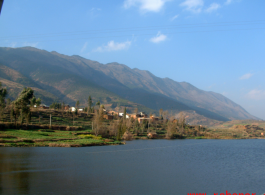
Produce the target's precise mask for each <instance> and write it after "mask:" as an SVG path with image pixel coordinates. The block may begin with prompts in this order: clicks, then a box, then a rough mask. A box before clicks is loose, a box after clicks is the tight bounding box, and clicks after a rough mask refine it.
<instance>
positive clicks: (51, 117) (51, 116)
mask: <svg viewBox="0 0 265 195" xmlns="http://www.w3.org/2000/svg"><path fill="white" fill-rule="evenodd" d="M50 127H52V114H50Z"/></svg>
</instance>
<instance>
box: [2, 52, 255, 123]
mask: <svg viewBox="0 0 265 195" xmlns="http://www.w3.org/2000/svg"><path fill="white" fill-rule="evenodd" d="M0 82H2V84H3V86H6V87H7V88H8V92H9V97H10V98H11V99H15V98H16V96H17V95H18V93H19V92H20V90H21V89H22V88H23V87H32V88H33V89H34V91H35V95H36V97H40V98H41V99H42V100H43V102H44V103H45V104H51V103H52V102H54V101H57V102H62V101H63V102H64V103H67V104H70V105H74V104H75V102H76V101H77V100H79V101H80V103H81V105H83V106H86V105H87V99H88V96H89V95H91V96H92V97H93V102H96V101H98V100H99V101H100V102H101V103H103V104H104V105H105V107H107V108H109V109H116V110H119V109H121V108H122V107H126V108H128V109H129V111H131V112H133V109H134V108H136V107H137V108H138V109H141V110H143V111H145V112H148V113H150V112H153V113H158V110H159V109H161V108H162V109H163V110H168V111H171V112H173V113H178V112H180V111H188V112H195V113H196V114H199V115H201V116H203V117H207V118H209V119H213V120H218V121H228V120H234V119H258V118H256V117H254V116H252V115H251V114H249V113H248V112H247V111H246V110H245V109H244V108H242V107H241V106H240V105H238V104H236V103H235V102H233V101H231V100H229V99H228V98H226V97H225V96H223V95H221V94H218V93H215V92H208V91H203V90H200V89H198V88H196V87H195V86H193V85H191V84H189V83H187V82H176V81H174V80H172V79H170V78H159V77H157V76H155V75H153V74H152V73H151V72H149V71H146V70H139V69H137V68H134V69H131V68H129V67H128V66H126V65H123V64H119V63H116V62H114V63H108V64H101V63H99V62H96V61H92V60H88V59H85V58H83V57H80V56H77V55H73V56H67V55H63V54H59V53H57V52H54V51H53V52H48V51H45V50H40V49H37V48H33V47H22V48H7V47H0Z"/></svg>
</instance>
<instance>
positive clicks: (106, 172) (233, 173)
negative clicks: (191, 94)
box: [0, 140, 265, 195]
mask: <svg viewBox="0 0 265 195" xmlns="http://www.w3.org/2000/svg"><path fill="white" fill-rule="evenodd" d="M264 153H265V140H172V141H169V140H139V141H132V142H127V144H126V145H123V146H102V147H86V148H49V147H45V148H0V194H32V195H37V194H56V195H57V194H66V195H68V194H115V195H116V194H125V195H127V194H128V195H132V194H137V195H138V194H143V195H148V194H152V195H154V194H174V195H187V193H207V194H211V195H213V194H214V193H218V194H220V193H225V192H226V190H227V191H228V192H229V193H231V194H232V193H237V194H238V193H244V194H245V193H256V194H257V195H261V194H264V193H265V154H264Z"/></svg>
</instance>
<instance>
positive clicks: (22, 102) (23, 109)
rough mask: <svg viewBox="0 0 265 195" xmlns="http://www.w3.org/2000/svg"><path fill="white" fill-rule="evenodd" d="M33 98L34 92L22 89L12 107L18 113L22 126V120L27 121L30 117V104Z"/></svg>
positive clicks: (29, 89)
mask: <svg viewBox="0 0 265 195" xmlns="http://www.w3.org/2000/svg"><path fill="white" fill-rule="evenodd" d="M33 97H34V91H33V90H32V89H31V88H24V89H23V90H22V92H21V93H20V95H19V96H18V98H17V99H16V100H15V102H14V105H15V109H16V110H17V112H19V113H20V121H21V123H22V124H23V120H24V118H26V119H27V122H28V121H29V120H28V119H29V116H30V107H29V105H30V103H31V100H32V98H33Z"/></svg>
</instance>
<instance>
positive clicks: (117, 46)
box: [94, 41, 131, 52]
mask: <svg viewBox="0 0 265 195" xmlns="http://www.w3.org/2000/svg"><path fill="white" fill-rule="evenodd" d="M130 46H131V41H126V42H122V43H115V42H114V41H110V42H108V44H107V45H104V46H101V47H98V48H96V49H95V50H94V51H95V52H104V51H118V50H125V49H128V48H129V47H130Z"/></svg>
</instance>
